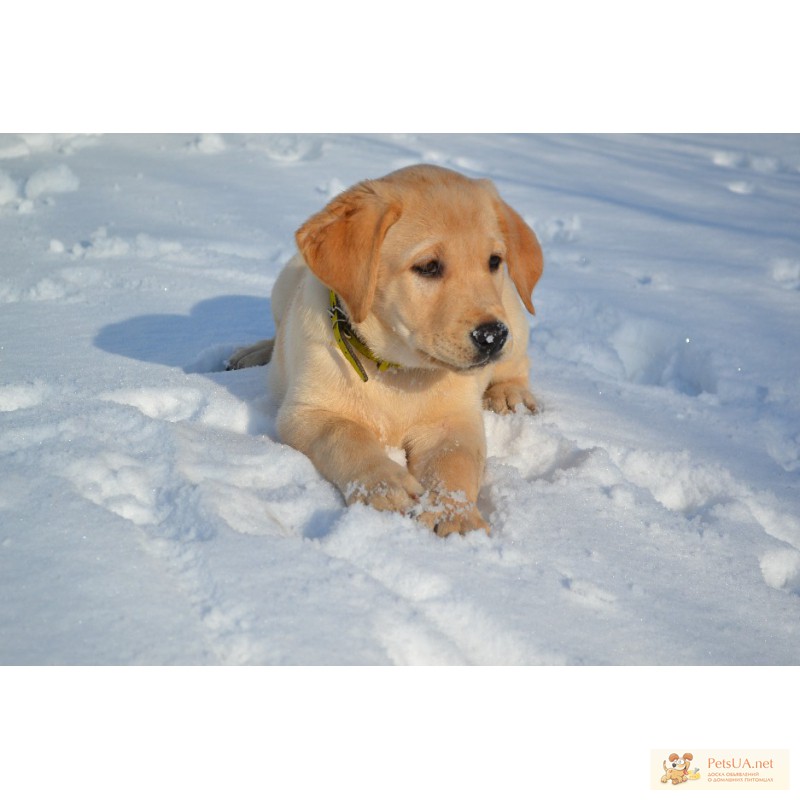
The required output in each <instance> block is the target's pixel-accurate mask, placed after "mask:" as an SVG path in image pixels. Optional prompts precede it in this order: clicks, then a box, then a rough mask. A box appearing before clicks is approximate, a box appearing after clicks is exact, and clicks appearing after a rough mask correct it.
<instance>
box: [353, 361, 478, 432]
mask: <svg viewBox="0 0 800 800" xmlns="http://www.w3.org/2000/svg"><path fill="white" fill-rule="evenodd" d="M484 382H485V381H483V379H482V378H481V376H479V375H467V376H457V375H447V374H445V375H444V376H435V375H434V376H432V375H430V374H429V373H427V374H426V373H425V372H423V371H408V372H407V373H400V372H395V373H392V372H389V373H383V374H380V375H376V376H374V377H371V378H370V380H369V381H368V382H367V383H363V384H361V385H359V386H354V387H351V391H349V392H348V393H347V403H348V405H350V406H351V408H350V411H351V412H352V413H353V414H354V416H356V417H357V418H360V419H362V420H364V421H365V422H366V423H367V424H368V425H369V426H370V427H371V428H372V429H373V430H374V432H375V433H376V435H377V436H378V438H379V439H380V440H381V441H383V442H384V443H385V444H388V445H392V446H401V444H402V442H403V441H404V440H405V439H406V438H407V436H408V434H409V432H410V431H412V430H413V429H414V428H417V427H420V426H429V425H436V424H438V423H439V422H441V421H442V420H444V419H448V418H451V417H455V416H462V415H470V416H471V415H474V414H479V413H480V408H481V396H482V393H483V388H482V387H483V383H484Z"/></svg>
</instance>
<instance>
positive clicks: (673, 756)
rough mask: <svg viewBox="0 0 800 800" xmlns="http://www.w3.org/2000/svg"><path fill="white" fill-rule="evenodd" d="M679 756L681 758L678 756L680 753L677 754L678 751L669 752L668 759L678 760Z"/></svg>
mask: <svg viewBox="0 0 800 800" xmlns="http://www.w3.org/2000/svg"><path fill="white" fill-rule="evenodd" d="M678 758H679V756H678V754H677V753H670V754H669V759H668V760H669V761H677V760H678Z"/></svg>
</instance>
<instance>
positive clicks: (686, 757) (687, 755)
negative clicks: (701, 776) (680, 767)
mask: <svg viewBox="0 0 800 800" xmlns="http://www.w3.org/2000/svg"><path fill="white" fill-rule="evenodd" d="M693 759H694V756H693V755H692V754H691V753H684V754H683V760H684V761H692V760H693Z"/></svg>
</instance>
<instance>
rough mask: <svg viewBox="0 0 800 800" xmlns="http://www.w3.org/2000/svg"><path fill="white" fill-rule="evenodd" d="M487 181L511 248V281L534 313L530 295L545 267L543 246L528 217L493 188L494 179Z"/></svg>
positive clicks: (509, 258)
mask: <svg viewBox="0 0 800 800" xmlns="http://www.w3.org/2000/svg"><path fill="white" fill-rule="evenodd" d="M486 183H487V184H489V186H491V188H492V193H493V195H494V197H493V202H494V207H495V213H496V214H497V218H498V220H499V222H500V228H501V230H502V232H503V238H504V239H505V241H506V247H507V248H508V252H507V253H506V263H507V264H508V274H509V275H510V276H511V280H512V281H514V286H516V287H517V291H518V292H519V296H520V297H521V298H522V302H523V304H524V305H525V308H527V309H528V311H530V312H531V314H534V313H536V312H535V311H534V308H533V302H532V301H531V295H532V294H533V287H534V286H536V282H537V281H538V280H539V278H540V277H541V276H542V269H543V267H544V257H543V256H542V248H541V247H540V246H539V241H538V239H537V238H536V234H535V233H534V232H533V231H532V230H531V229H530V227H529V226H528V224H527V223H526V222H525V220H524V219H522V217H521V216H520V215H519V214H517V212H516V211H514V209H513V208H511V206H510V205H508V203H506V202H504V201H503V200H502V199H501V198H500V195H498V194H497V190H496V189H495V188H494V184H492V183H491V181H486Z"/></svg>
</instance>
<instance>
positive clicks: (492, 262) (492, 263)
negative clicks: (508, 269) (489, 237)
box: [489, 253, 503, 272]
mask: <svg viewBox="0 0 800 800" xmlns="http://www.w3.org/2000/svg"><path fill="white" fill-rule="evenodd" d="M502 263H503V259H502V258H501V257H500V256H498V255H497V254H496V253H495V254H493V255H491V256H489V270H490V272H497V270H498V269H500V265H501V264H502Z"/></svg>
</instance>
